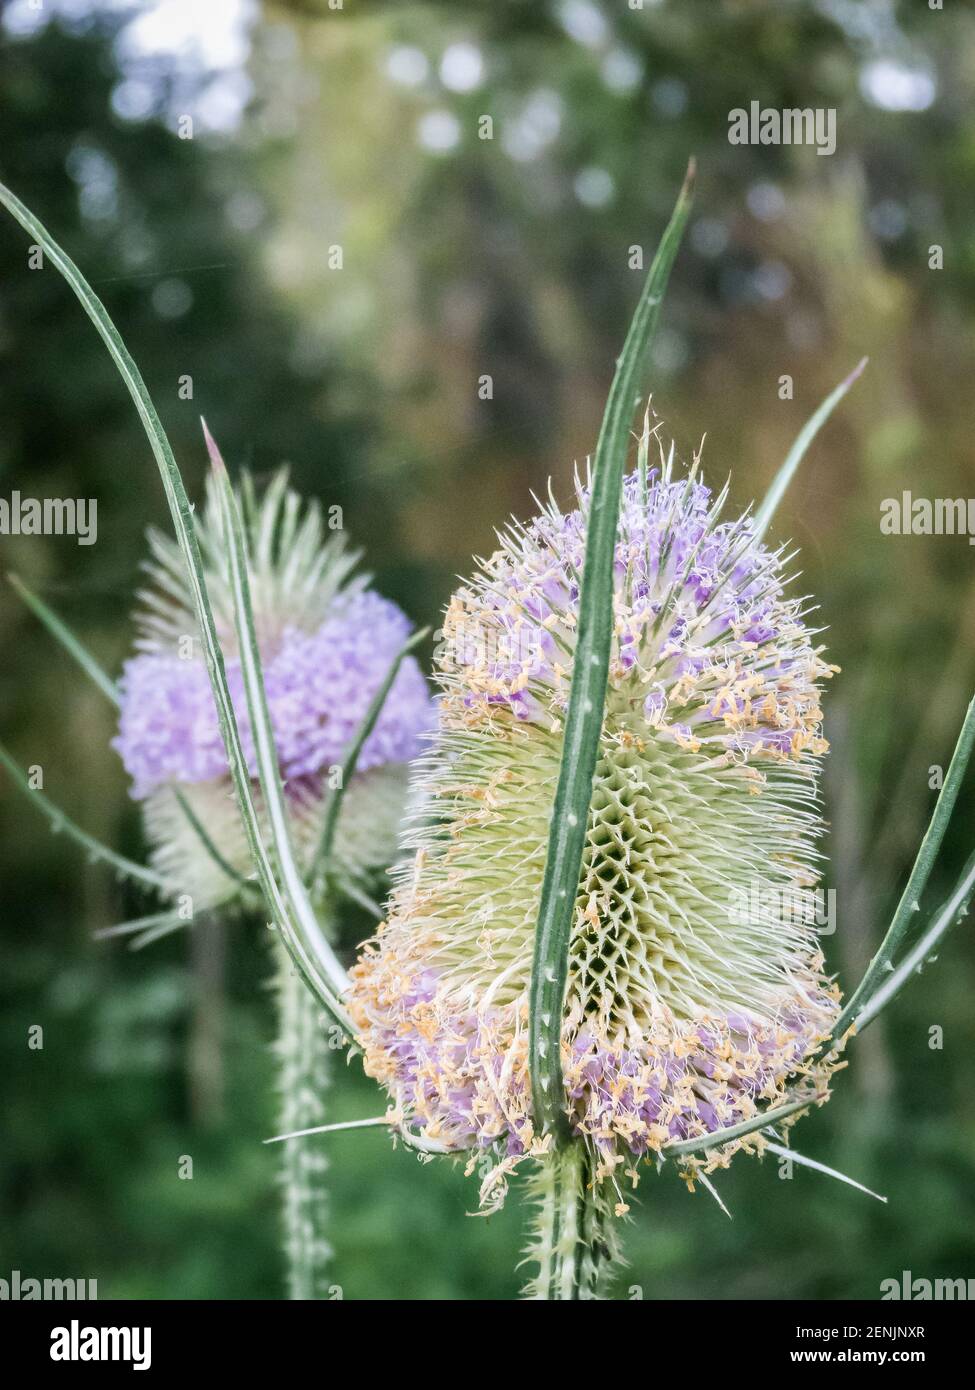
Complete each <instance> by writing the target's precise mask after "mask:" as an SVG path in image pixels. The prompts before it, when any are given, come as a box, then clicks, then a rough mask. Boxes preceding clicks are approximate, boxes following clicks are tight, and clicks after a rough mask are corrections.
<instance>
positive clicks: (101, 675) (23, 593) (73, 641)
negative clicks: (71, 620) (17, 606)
mask: <svg viewBox="0 0 975 1390" xmlns="http://www.w3.org/2000/svg"><path fill="white" fill-rule="evenodd" d="M7 578H8V579H9V580H10V585H11V588H12V589H13V590H14V592H15V593H16V594H17V596H18V597H19V598H20V599H21V600H22V601H23V602H24V603H25V604H26V605H27V607H28V608H29V609H30V610H31V612H32V613H33V614H34V616H35V617H37V618H40V620H41V622H42V623H43V624H44V626H45V627H46V628H47V630H48V632H49V633H50V634H51V636H52V637H53V638H54V639H55V641H57V642H59V643H60V644H61V646H62V647H63V648H64V650H65V651H66V652H67V653H68V655H69V656H70V657H72V658H73V659H74V660H75V661H76V662H77V663H78V665H79V666H80V667H81V669H82V671H84V673H85V675H86V676H87V677H88V679H89V680H90V681H92V682H93V683H94V684H95V685H97V686H98V689H99V690H100V691H101V692H102V694H103V695H104V696H105V698H106V699H108V700H111V702H112V704H113V705H114V706H115V708H116V709H118V707H119V705H120V703H121V701H120V699H119V693H118V690H117V688H116V685H115V682H114V681H113V680H112V678H111V676H110V675H109V674H108V672H107V671H104V670H102V668H101V666H99V664H98V662H97V661H96V660H95V658H94V657H93V656H92V655H91V653H90V652H89V651H88V650H87V649H86V648H85V647H83V646H82V644H81V643H80V642H79V641H78V639H77V637H75V635H74V633H73V632H72V631H71V629H70V628H69V627H68V626H67V625H66V624H65V623H63V622H62V621H61V619H60V618H59V617H58V615H57V614H56V613H55V612H54V610H53V609H52V608H49V607H48V606H47V604H46V603H45V602H44V600H43V599H42V598H41V597H40V595H39V594H35V593H34V591H33V589H29V588H28V587H27V585H26V584H25V583H24V581H23V580H22V579H20V578H18V576H17V575H16V574H8V575H7Z"/></svg>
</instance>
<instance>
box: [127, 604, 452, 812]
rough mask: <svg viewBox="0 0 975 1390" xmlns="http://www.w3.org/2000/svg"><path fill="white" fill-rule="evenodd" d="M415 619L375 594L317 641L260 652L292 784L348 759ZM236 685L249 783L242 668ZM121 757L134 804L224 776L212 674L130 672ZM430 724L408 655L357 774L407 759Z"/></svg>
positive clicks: (155, 667) (230, 678) (151, 660)
mask: <svg viewBox="0 0 975 1390" xmlns="http://www.w3.org/2000/svg"><path fill="white" fill-rule="evenodd" d="M409 627H410V625H409V622H408V620H407V619H406V617H405V616H404V614H403V613H401V612H400V610H399V609H398V608H397V607H396V605H395V604H394V603H390V602H389V601H388V600H387V599H383V598H381V597H380V596H379V595H378V594H374V593H361V594H356V595H354V596H353V597H351V598H349V599H348V600H346V601H344V602H342V603H341V605H340V606H339V607H338V608H337V610H336V612H335V613H334V614H333V615H332V616H331V617H329V618H328V619H327V620H326V621H325V622H324V623H323V624H322V625H321V627H319V628H318V630H317V631H316V632H313V633H306V632H301V631H299V630H298V629H296V628H286V629H285V631H284V632H283V634H282V636H281V639H280V642H279V643H278V644H277V646H276V648H275V650H274V651H273V652H271V653H263V654H262V655H263V656H264V661H265V666H264V681H265V687H266V690H267V701H268V708H269V711H270V715H271V725H272V728H273V730H274V738H275V743H276V746H277V751H278V759H279V761H280V764H281V771H282V774H283V776H284V777H285V778H292V777H300V776H305V775H308V774H312V773H316V772H320V771H321V770H322V769H324V768H327V767H329V766H332V765H335V764H337V763H339V762H340V761H341V758H342V755H343V753H344V752H345V750H346V748H347V746H348V744H349V742H350V740H351V739H352V737H353V736H354V734H355V732H356V730H357V728H358V727H359V725H360V724H361V722H362V719H363V717H364V716H365V713H366V710H367V709H368V707H369V703H370V701H371V700H372V698H373V696H374V695H375V693H376V691H377V690H378V688H379V686H380V684H381V683H382V680H383V677H384V676H385V675H386V672H387V671H388V670H389V667H390V665H391V664H392V661H393V658H394V657H395V655H396V653H397V651H398V650H399V648H400V647H401V646H402V645H403V642H404V641H405V640H406V637H407V635H408V633H409ZM227 682H228V685H229V687H230V694H231V699H232V701H233V705H234V710H235V712H236V714H237V721H238V724H239V726H240V732H241V740H242V743H243V747H244V753H245V755H246V757H247V764H248V767H249V769H250V772H251V775H252V776H256V774H257V767H256V761H255V755H254V744H253V739H252V737H251V731H250V721H249V719H248V716H247V704H246V700H245V697H244V685H243V677H242V674H241V669H240V662H239V661H238V660H237V659H233V660H230V661H228V662H227ZM120 694H121V697H122V707H121V716H120V719H119V732H118V736H117V737H116V738H115V739H114V740H113V744H112V746H113V747H114V748H115V749H116V750H117V752H118V753H119V755H120V756H121V758H122V762H123V763H124V765H125V770H126V771H127V772H128V774H129V776H130V777H131V778H132V795H133V797H135V798H136V799H137V800H141V799H143V798H144V797H147V796H149V795H150V793H152V792H153V791H155V790H156V788H157V787H159V786H160V785H162V784H163V783H166V782H206V781H211V780H213V779H215V778H218V777H221V776H222V775H224V774H225V773H226V772H227V758H226V754H225V752H224V747H223V741H222V739H221V737H220V730H219V726H218V723H217V712H216V707H215V705H214V701H213V695H212V693H211V691H210V682H209V679H208V676H207V672H206V668H205V666H204V664H203V662H202V661H201V660H198V659H194V660H189V661H183V660H181V659H180V658H179V657H177V656H169V655H164V654H159V653H151V652H146V653H142V654H140V655H139V656H136V657H133V658H132V659H131V660H130V661H127V662H126V664H125V668H124V672H123V675H122V680H121V684H120ZM432 722H433V716H432V704H431V700H430V695H429V691H428V689H427V685H426V681H425V680H424V678H423V675H422V673H421V671H420V668H419V666H418V665H417V663H416V661H415V660H414V659H413V658H412V657H407V658H406V659H405V660H404V661H403V663H402V665H401V667H400V669H399V672H398V674H397V677H396V680H395V681H394V682H393V686H392V689H391V690H390V692H389V696H388V698H387V700H386V702H385V704H384V705H383V708H382V710H381V712H380V714H379V718H378V720H377V721H376V725H375V727H374V729H373V731H372V733H371V734H370V735H369V738H368V739H367V740H366V742H365V745H364V746H363V748H362V751H361V753H360V755H359V760H358V764H357V768H358V771H360V772H365V771H367V770H368V769H369V768H374V767H379V766H381V765H384V764H387V763H400V762H407V761H409V760H410V759H411V758H413V757H415V756H416V755H417V753H418V752H419V751H420V746H421V742H422V736H423V734H424V733H425V732H427V731H428V730H429V729H430V727H431V725H432Z"/></svg>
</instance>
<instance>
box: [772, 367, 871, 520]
mask: <svg viewBox="0 0 975 1390" xmlns="http://www.w3.org/2000/svg"><path fill="white" fill-rule="evenodd" d="M867 361H868V359H867V358H866V357H864V358H861V360H860V361H859V362H858V363H857V365H856V366H855V367H854V368H853V371H852V372H851V373H850V375H849V376H848V377H846V379H845V380H844V381H841V382H840V384H839V386H837V387H836V389H835V391H831V392H830V394H829V395H828V396H827V397H826V399H825V400H824V401H823V403H822V405H821V406H820V407H819V409H818V410H816V411H815V412H814V413H813V414H812V415H811V416H810V417H809V419H808V420H807V421H806V423H805V424H804V425H803V427H802V429H801V430H800V431H799V435H798V438H797V439H796V442H795V443H794V444H793V446H792V448H791V449H790V450H789V452H788V454H787V456H786V459H785V462H784V463H783V464H782V467H781V468H780V469H779V471H778V473H776V475H775V477H774V478H773V479H772V486H771V487H770V488H769V490H768V492H767V493H766V494H765V499H764V501H763V502H762V505H761V506H760V507H759V509H758V511H757V512H756V513H755V540H756V542H758V541H760V540H761V539H762V537H763V536H764V535H765V532H766V531H767V530H768V528H769V523H770V522H771V520H772V517H773V516H774V515H775V509H776V507H778V505H779V503H780V502H781V501H782V498H783V497H784V495H785V490H786V488H787V487H788V486H789V484H790V483H791V482H792V479H793V478H794V477H795V474H796V471H797V469H798V467H799V465H800V463H802V460H803V458H804V457H805V454H806V450H807V449H808V448H809V446H810V444H811V443H812V442H813V440H814V439H815V438H816V435H817V434H818V433H819V431H820V430H821V429H822V427H823V425H825V423H826V421H827V420H828V419H829V417H830V416H831V415H832V413H833V411H834V410H835V409H836V407H837V406H838V405H839V403H840V401H841V400H842V399H843V397H844V396H845V395H846V393H847V391H849V389H850V387H851V386H852V385H853V383H854V382H855V381H858V380H859V378H860V376H861V374H862V372H863V369H864V367H865V366H866V365H867Z"/></svg>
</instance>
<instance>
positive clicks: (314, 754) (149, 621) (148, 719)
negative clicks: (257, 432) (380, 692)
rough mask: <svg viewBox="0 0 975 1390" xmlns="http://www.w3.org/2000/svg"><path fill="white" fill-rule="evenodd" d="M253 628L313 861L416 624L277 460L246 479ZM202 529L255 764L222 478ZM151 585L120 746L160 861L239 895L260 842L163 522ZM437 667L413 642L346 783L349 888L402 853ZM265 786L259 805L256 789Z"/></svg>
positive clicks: (203, 888) (366, 887)
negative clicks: (257, 480)
mask: <svg viewBox="0 0 975 1390" xmlns="http://www.w3.org/2000/svg"><path fill="white" fill-rule="evenodd" d="M242 492H243V495H242V500H243V503H244V513H245V516H246V517H247V518H248V531H249V541H250V564H251V588H252V594H253V601H254V617H255V628H256V635H257V639H258V646H259V649H260V653H261V657H262V660H263V665H264V674H265V683H266V689H267V700H268V706H269V709H270V714H271V721H272V726H273V730H274V740H275V747H276V750H277V755H278V760H279V764H280V768H281V773H282V776H283V777H284V779H285V781H286V791H287V804H288V809H289V814H290V823H291V831H292V836H293V839H294V841H295V848H296V854H297V857H298V859H299V862H300V863H301V865H302V867H303V868H304V869H305V870H306V872H309V873H310V872H311V870H312V868H313V862H312V861H313V859H314V856H315V852H316V850H317V848H318V846H319V842H320V837H321V830H322V820H323V815H324V807H325V803H326V800H327V797H328V794H329V792H330V791H331V790H334V789H335V788H336V786H337V779H338V777H339V774H340V765H341V761H342V756H343V753H344V751H345V750H346V748H347V747H348V745H349V743H350V741H351V740H352V739H353V738H354V736H355V734H356V731H357V729H358V728H359V726H360V724H361V722H362V720H363V717H364V715H365V714H366V711H367V709H368V707H369V704H370V701H371V700H372V697H373V696H374V695H375V693H376V691H377V689H378V688H379V687H380V685H381V683H382V681H383V678H384V676H385V675H386V672H387V671H388V670H389V668H390V666H391V664H392V662H393V661H394V659H395V658H396V656H397V653H398V652H399V650H400V648H401V647H402V646H403V643H404V641H405V639H406V637H407V635H408V632H409V623H408V620H407V619H406V617H405V616H404V614H403V613H402V612H401V611H400V610H399V609H398V608H397V607H396V605H395V604H393V603H391V602H390V601H389V600H387V599H384V598H382V597H380V596H379V595H378V594H376V593H374V592H373V591H371V590H369V589H368V588H367V587H366V584H367V581H366V579H365V578H363V577H362V576H355V575H354V574H353V570H354V567H355V557H354V556H353V555H350V553H349V552H348V550H347V549H346V547H345V545H344V539H343V537H342V535H341V534H340V533H335V534H333V535H332V536H331V537H330V538H329V539H326V524H325V520H324V518H323V516H322V512H321V509H320V507H319V506H318V504H317V503H315V502H313V501H312V502H307V503H303V502H302V500H301V498H300V497H299V496H298V494H297V493H295V492H293V491H292V490H291V489H290V488H289V487H288V485H287V477H286V475H285V473H283V472H281V473H278V474H277V475H276V477H275V478H274V480H273V481H272V483H271V484H270V486H269V487H268V489H267V491H266V493H265V495H264V497H263V499H262V500H261V501H260V502H258V501H257V500H256V499H255V496H254V491H253V488H252V485H251V484H250V482H249V480H246V479H245V483H244V486H243V490H242ZM197 532H198V536H199V540H200V548H201V552H202V554H203V558H204V563H205V566H206V582H207V589H208V591H209V594H210V600H211V603H212V606H213V611H214V617H215V620H216V623H217V627H218V631H219V634H220V640H221V645H222V647H223V650H224V653H225V655H226V665H227V679H228V683H229V686H230V690H231V695H232V698H233V702H234V707H235V711H236V714H237V719H238V722H239V725H240V728H241V736H242V740H243V744H244V749H245V753H246V755H247V759H248V765H249V770H250V772H251V774H252V777H254V778H255V779H256V764H255V753H254V747H253V740H252V737H251V731H250V726H249V720H248V715H247V707H246V701H245V699H244V690H243V677H242V674H241V665H240V661H239V658H238V655H237V645H236V636H235V629H234V615H233V600H232V597H231V594H230V591H229V588H228V584H227V578H226V572H225V561H224V560H223V559H222V553H223V552H222V546H223V541H222V538H221V535H220V525H219V512H218V503H217V499H216V493H215V485H214V484H213V482H212V480H211V482H210V484H209V485H208V492H207V500H206V506H205V509H204V512H203V516H202V518H201V519H200V521H199V522H198V525H197ZM150 544H151V548H152V560H151V562H149V563H148V564H147V570H148V573H149V576H150V580H151V587H150V588H148V589H146V590H144V591H143V592H142V593H141V594H140V595H139V597H140V600H141V604H142V607H141V610H140V612H139V614H138V615H137V623H138V633H139V635H138V639H137V643H136V645H137V648H138V653H137V655H135V656H134V657H132V658H131V659H130V660H129V661H127V662H126V664H125V668H124V672H123V676H122V680H121V682H120V696H121V711H120V719H119V733H118V736H117V738H116V739H115V740H114V747H115V748H116V750H117V751H118V752H119V754H120V755H121V757H122V761H123V763H124V765H125V768H126V771H127V772H128V773H129V775H130V777H131V778H132V795H133V797H135V798H136V799H137V800H139V801H141V802H142V804H143V811H144V822H145V830H146V835H147V838H148V840H149V843H150V845H151V847H152V863H153V867H154V868H155V869H156V870H157V871H158V872H159V873H160V874H161V875H162V876H163V877H164V878H165V879H166V880H167V881H168V882H171V883H172V884H173V885H175V891H177V892H178V893H180V894H183V893H185V894H188V895H189V896H190V897H191V898H192V899H193V902H194V904H195V905H197V906H201V907H207V906H213V905H215V904H217V903H220V902H223V901H227V900H228V899H230V898H232V897H234V896H235V895H236V894H237V893H238V892H239V890H240V886H241V884H240V880H241V879H243V878H245V877H246V876H248V875H249V874H250V872H251V858H250V850H249V847H248V844H247V839H246V835H245V832H244V827H243V825H242V823H241V820H240V815H239V812H238V809H237V807H236V805H235V803H234V799H233V792H232V788H231V784H230V778H229V775H228V770H227V757H226V752H225V750H224V746H223V741H222V738H221V734H220V729H219V725H218V721H217V713H216V708H215V705H214V701H213V695H212V693H211V689H210V682H209V678H208V675H207V670H206V665H205V663H204V660H203V657H202V655H201V652H200V647H199V641H198V638H197V637H196V635H195V634H196V632H197V626H196V620H195V617H194V615H193V605H192V596H191V593H190V591H189V585H188V581H187V577H186V568H185V565H184V563H183V560H182V557H181V555H180V552H179V549H178V547H177V546H176V545H175V544H174V543H173V542H172V541H171V540H169V539H168V538H167V537H165V536H162V535H160V534H158V533H151V535H150ZM430 719H431V706H430V697H429V693H428V691H427V687H426V682H425V681H424V678H423V675H422V673H421V671H420V668H419V666H418V665H417V663H416V661H415V659H414V658H413V657H406V658H405V659H404V660H403V662H402V664H401V666H400V668H399V671H398V673H397V675H396V679H395V681H394V683H393V686H392V688H391V690H390V692H389V697H388V698H387V700H386V701H385V703H384V705H383V707H382V710H381V711H380V713H379V716H378V718H377V720H376V723H375V725H374V727H373V729H372V732H371V733H370V735H369V737H368V738H367V739H366V741H365V744H364V746H363V747H362V749H361V752H360V753H359V757H358V759H357V763H356V775H355V776H354V778H353V779H352V781H351V783H350V785H349V786H348V787H347V788H345V789H344V797H343V801H342V815H341V818H340V820H339V823H338V828H337V834H336V843H335V846H334V864H335V866H336V868H337V870H338V872H339V874H340V876H341V880H342V883H343V885H344V886H345V887H346V888H347V889H349V890H350V891H353V892H355V891H359V892H362V891H371V889H372V887H373V886H374V881H375V879H376V876H377V874H379V873H382V872H384V871H385V869H386V868H387V866H388V865H389V864H390V862H391V861H392V859H393V858H394V855H395V850H396V837H397V831H398V826H399V821H400V816H401V813H402V809H403V801H404V796H405V791H406V763H407V762H408V761H409V760H410V759H411V758H412V757H414V756H415V755H416V753H417V751H418V749H419V746H420V740H421V737H422V735H423V733H424V731H425V730H426V729H427V727H428V726H429V724H430ZM255 796H256V797H257V799H258V803H259V809H260V798H259V791H258V789H257V788H256V782H255Z"/></svg>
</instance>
